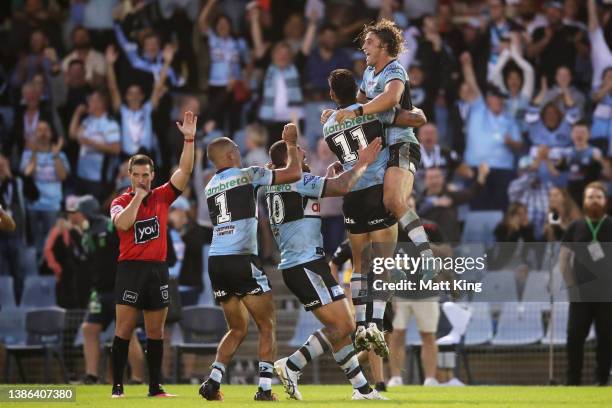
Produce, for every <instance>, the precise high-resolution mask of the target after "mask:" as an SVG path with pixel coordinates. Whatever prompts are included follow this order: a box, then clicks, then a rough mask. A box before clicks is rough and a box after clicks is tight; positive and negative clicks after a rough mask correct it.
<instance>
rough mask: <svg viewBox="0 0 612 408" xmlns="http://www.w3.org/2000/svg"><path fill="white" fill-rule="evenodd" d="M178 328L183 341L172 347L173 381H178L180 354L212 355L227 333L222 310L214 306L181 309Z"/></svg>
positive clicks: (173, 344)
mask: <svg viewBox="0 0 612 408" xmlns="http://www.w3.org/2000/svg"><path fill="white" fill-rule="evenodd" d="M180 327H181V330H182V332H183V341H181V342H177V343H172V347H174V350H175V353H174V373H173V374H174V381H175V382H178V380H179V379H180V366H181V355H182V353H192V354H200V355H208V354H214V353H215V352H216V351H217V346H218V345H219V342H220V341H221V338H223V336H224V335H225V333H226V332H227V324H226V322H225V317H224V316H223V310H222V309H221V308H220V307H216V306H186V307H184V308H183V309H182V318H181V321H180Z"/></svg>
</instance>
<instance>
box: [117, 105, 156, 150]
mask: <svg viewBox="0 0 612 408" xmlns="http://www.w3.org/2000/svg"><path fill="white" fill-rule="evenodd" d="M119 112H120V113H121V151H122V152H123V153H125V154H127V155H130V156H131V155H134V154H136V153H138V151H139V150H140V149H141V148H144V149H146V150H148V151H149V152H150V151H152V150H153V138H154V135H153V120H152V117H151V115H152V114H153V105H152V104H151V101H146V102H145V103H144V104H143V105H142V107H141V108H140V109H138V110H136V111H134V110H131V109H130V108H128V107H127V106H126V105H124V104H122V105H121V107H120V108H119Z"/></svg>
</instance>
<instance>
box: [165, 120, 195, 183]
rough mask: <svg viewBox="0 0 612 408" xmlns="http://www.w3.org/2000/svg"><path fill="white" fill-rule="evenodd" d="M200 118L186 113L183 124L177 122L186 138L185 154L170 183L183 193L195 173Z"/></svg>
mask: <svg viewBox="0 0 612 408" xmlns="http://www.w3.org/2000/svg"><path fill="white" fill-rule="evenodd" d="M197 122H198V117H197V116H195V115H194V114H193V112H191V111H187V112H185V116H184V117H183V123H182V124H180V123H179V122H176V126H177V127H178V129H179V130H180V131H181V133H182V134H183V137H184V143H183V152H182V153H181V159H180V161H179V168H178V170H176V171H175V172H174V174H172V177H171V178H170V183H172V185H173V186H174V187H176V188H177V189H179V190H181V191H183V190H185V188H186V187H187V183H188V182H189V177H190V176H191V172H192V171H193V161H194V152H195V149H194V144H195V143H194V141H195V133H196V124H197Z"/></svg>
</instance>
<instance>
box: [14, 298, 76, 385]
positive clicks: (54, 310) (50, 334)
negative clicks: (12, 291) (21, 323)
mask: <svg viewBox="0 0 612 408" xmlns="http://www.w3.org/2000/svg"><path fill="white" fill-rule="evenodd" d="M65 318H66V310H65V309H62V308H59V307H47V308H40V309H32V310H29V311H28V312H27V313H26V316H25V328H26V333H27V338H26V340H25V342H24V343H20V344H12V345H7V346H6V368H5V382H7V381H8V380H9V377H10V374H11V368H12V360H13V359H15V361H16V362H17V367H18V369H19V374H20V376H21V379H22V380H23V381H24V382H27V379H26V377H25V372H24V370H23V367H22V365H21V358H22V357H25V356H27V357H31V356H32V355H36V354H38V355H42V356H43V357H44V367H45V369H44V373H45V374H44V375H45V378H44V381H45V382H46V383H49V382H50V380H51V359H52V357H55V358H56V359H57V361H58V363H59V364H60V367H61V369H62V374H63V376H64V382H65V383H67V382H68V376H67V373H66V367H65V365H64V356H63V340H64V327H65V324H66V322H65Z"/></svg>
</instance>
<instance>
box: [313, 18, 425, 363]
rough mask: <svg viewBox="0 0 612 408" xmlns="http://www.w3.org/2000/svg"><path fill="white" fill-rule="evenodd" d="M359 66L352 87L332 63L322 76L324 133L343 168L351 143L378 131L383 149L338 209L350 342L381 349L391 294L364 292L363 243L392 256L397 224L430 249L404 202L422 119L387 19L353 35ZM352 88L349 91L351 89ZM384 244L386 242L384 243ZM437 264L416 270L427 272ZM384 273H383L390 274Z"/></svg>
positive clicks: (398, 37) (398, 39) (399, 38)
mask: <svg viewBox="0 0 612 408" xmlns="http://www.w3.org/2000/svg"><path fill="white" fill-rule="evenodd" d="M360 40H361V43H362V45H361V47H362V50H363V52H364V53H365V56H366V63H367V65H368V67H367V68H366V70H365V72H364V75H363V81H362V83H361V86H360V88H359V90H358V91H356V90H355V87H354V86H353V87H352V89H351V86H350V83H349V77H350V79H351V80H353V78H352V75H351V74H350V72H349V71H345V70H335V71H333V72H332V73H331V75H330V78H329V82H330V89H331V91H330V92H331V97H332V100H334V102H336V103H337V104H338V108H339V110H337V111H329V110H327V111H325V112H323V116H322V118H321V121H322V122H324V125H323V133H324V137H325V140H326V141H327V143H328V145H329V147H330V149H331V150H332V151H333V152H334V153H335V154H336V156H337V157H338V159H339V160H340V161H341V162H342V163H343V165H344V166H345V167H347V166H348V167H350V166H351V164H352V163H353V162H354V160H355V158H356V155H355V151H356V149H357V148H358V147H359V146H361V145H363V144H365V143H367V142H368V141H369V140H371V139H372V138H374V137H376V136H379V135H381V134H384V141H385V148H384V149H383V151H382V152H381V153H380V154H379V158H378V159H377V160H376V161H375V163H374V164H372V166H370V168H368V170H367V171H366V175H365V176H364V177H362V179H361V180H360V182H358V183H357V185H355V186H354V187H353V190H352V191H351V192H350V193H349V194H347V195H346V197H345V198H344V205H343V212H344V217H345V224H346V228H347V230H348V235H349V241H350V244H351V248H352V251H353V254H354V255H355V256H354V257H353V276H352V279H351V292H352V296H353V303H354V305H355V320H356V323H357V331H356V333H355V346H356V348H357V349H358V350H360V349H367V348H369V347H370V345H371V346H372V347H373V349H374V351H375V352H376V353H377V354H378V355H380V356H387V355H388V352H389V351H388V347H387V344H386V343H385V340H384V335H383V333H382V330H383V327H382V322H383V316H384V311H385V305H386V302H387V301H388V300H389V296H390V294H388V293H384V292H374V293H370V291H369V290H368V289H367V273H368V270H366V269H365V267H368V265H363V260H364V259H362V257H363V255H364V250H367V249H368V247H369V246H370V245H371V246H372V249H373V250H374V253H373V254H372V255H373V256H377V257H389V256H393V252H394V250H395V243H396V242H397V223H396V221H398V222H399V227H400V228H402V229H403V230H404V231H405V232H406V233H407V235H408V236H409V237H410V239H411V240H412V241H413V243H414V244H415V246H417V248H418V250H419V253H420V255H421V256H424V257H430V256H433V253H432V251H431V248H430V246H429V242H428V239H427V235H426V233H425V230H424V229H423V226H422V224H421V221H420V219H419V217H418V216H417V214H416V213H415V212H414V211H413V210H409V209H408V200H409V198H410V195H411V193H412V187H413V183H414V173H415V172H416V168H417V166H418V164H419V161H420V148H419V143H418V140H417V139H416V137H415V135H414V131H413V129H412V127H416V126H420V125H422V124H423V123H424V122H425V118H424V115H423V113H422V111H421V110H420V109H416V108H414V107H413V106H412V103H411V101H410V92H409V91H410V90H409V82H408V75H407V73H406V70H405V69H404V67H402V65H401V64H400V63H399V62H398V61H397V59H396V58H397V56H398V55H399V54H400V53H401V52H402V50H403V41H404V40H403V35H402V32H401V30H400V29H399V28H398V27H397V26H396V25H395V24H393V23H392V22H391V21H388V20H384V19H383V20H380V21H378V22H376V23H374V24H371V25H368V26H366V27H365V28H364V30H363V31H362V33H361V35H360ZM353 91H354V93H353V94H351V92H353ZM385 244H386V245H385ZM436 272H437V271H433V270H432V271H422V273H423V275H424V278H425V279H432V278H433V276H434V275H435V274H436ZM388 274H389V273H388V271H387V273H386V274H385V275H384V276H382V278H383V279H389V276H388ZM368 302H371V303H372V317H371V319H370V320H371V321H370V322H369V324H368V322H367V319H366V306H367V303H368Z"/></svg>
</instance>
